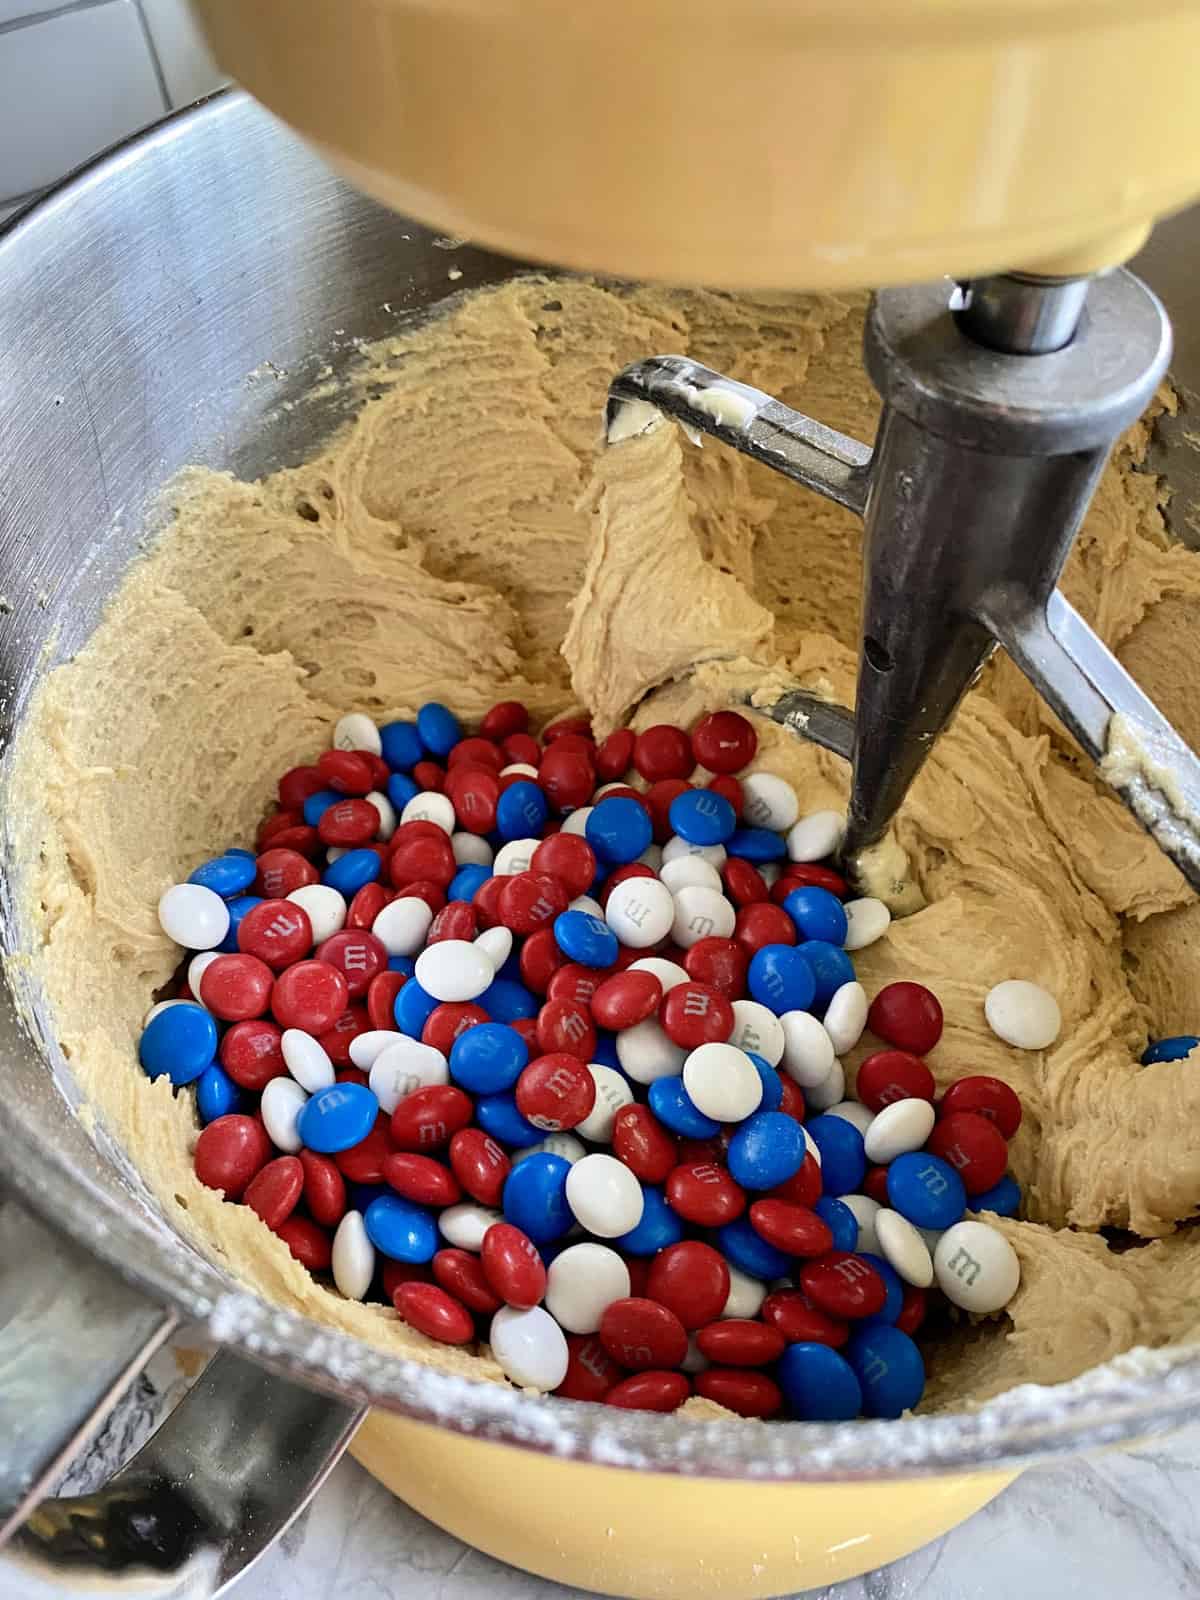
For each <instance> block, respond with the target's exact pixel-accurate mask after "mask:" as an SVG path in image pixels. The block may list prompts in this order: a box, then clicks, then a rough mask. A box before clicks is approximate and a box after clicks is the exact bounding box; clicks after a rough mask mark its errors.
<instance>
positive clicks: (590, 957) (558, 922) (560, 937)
mask: <svg viewBox="0 0 1200 1600" xmlns="http://www.w3.org/2000/svg"><path fill="white" fill-rule="evenodd" d="M554 942H555V944H556V945H557V946H558V948H559V949H560V950H561V951H562V953H563V955H565V956H568V957H569V958H570V959H571V960H572V961H578V962H579V963H580V965H581V966H584V967H611V966H612V964H613V962H614V961H615V960H616V959H617V955H618V953H619V951H620V948H621V946H620V945H619V944H618V943H617V936H616V934H615V933H614V932H613V931H612V929H611V928H610V927H609V925H608V923H607V922H605V921H604V919H603V918H602V917H595V916H593V915H592V914H591V912H590V911H562V912H560V913H559V914H558V916H557V917H555V919H554Z"/></svg>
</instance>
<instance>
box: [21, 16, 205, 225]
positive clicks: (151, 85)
mask: <svg viewBox="0 0 1200 1600" xmlns="http://www.w3.org/2000/svg"><path fill="white" fill-rule="evenodd" d="M222 81H223V79H222V75H221V73H220V72H219V71H218V69H217V67H216V65H215V63H214V62H213V60H212V58H211V56H210V55H209V54H208V51H207V50H206V49H205V47H204V42H203V40H202V38H201V36H200V33H199V31H198V29H197V28H196V26H195V23H194V22H193V21H192V18H191V14H190V12H189V10H188V7H187V3H186V0H0V221H2V220H3V218H4V216H5V215H7V214H8V212H9V211H11V209H12V206H13V203H14V202H15V201H16V200H18V199H20V198H22V197H24V196H26V195H29V194H32V193H35V192H36V191H38V190H39V189H42V188H44V187H45V186H46V185H47V184H50V183H53V182H54V181H55V180H56V179H57V178H59V177H61V176H62V175H63V174H64V173H65V172H68V171H70V170H71V168H72V167H75V166H78V165H79V163H80V162H81V161H85V160H87V158H88V157H89V156H92V155H95V154H96V153H97V152H98V151H100V150H102V149H104V148H105V146H107V145H110V144H112V143H114V142H115V141H117V140H119V139H121V138H123V137H124V136H125V135H126V134H129V133H132V132H133V131H134V130H135V129H137V128H140V127H143V126H144V125H145V124H146V123H148V122H153V121H156V120H157V119H158V118H159V117H161V116H162V115H163V114H164V112H166V111H167V110H169V109H170V108H171V107H172V106H181V105H187V104H188V103H189V102H190V101H192V100H196V99H198V98H199V97H200V96H201V95H204V94H208V93H209V92H210V91H211V90H213V89H215V88H217V87H218V86H219V84H220V83H221V82H222Z"/></svg>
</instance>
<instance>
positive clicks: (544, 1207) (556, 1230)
mask: <svg viewBox="0 0 1200 1600" xmlns="http://www.w3.org/2000/svg"><path fill="white" fill-rule="evenodd" d="M570 1170H571V1163H570V1162H569V1161H564V1160H563V1158H562V1157H561V1156H552V1155H550V1154H549V1153H548V1152H546V1151H543V1150H539V1151H538V1152H537V1153H536V1154H534V1155H531V1156H526V1157H525V1159H524V1161H522V1162H520V1163H519V1164H518V1165H517V1166H515V1167H514V1168H513V1169H512V1171H511V1172H510V1173H509V1175H508V1178H507V1179H506V1180H505V1184H504V1194H503V1198H502V1200H501V1204H502V1205H503V1207H504V1215H505V1218H506V1220H507V1221H509V1222H511V1223H512V1224H513V1226H514V1227H517V1228H520V1229H521V1231H522V1233H527V1234H528V1235H529V1237H530V1238H531V1239H532V1240H533V1242H534V1244H549V1243H550V1242H551V1241H552V1240H554V1239H561V1238H562V1236H563V1234H564V1233H567V1232H569V1231H570V1229H571V1227H572V1225H573V1223H574V1221H575V1218H574V1216H573V1214H572V1212H571V1208H570V1206H569V1205H568V1204H567V1174H568V1173H569V1172H570Z"/></svg>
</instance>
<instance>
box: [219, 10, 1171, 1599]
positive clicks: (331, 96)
mask: <svg viewBox="0 0 1200 1600" xmlns="http://www.w3.org/2000/svg"><path fill="white" fill-rule="evenodd" d="M196 4H197V8H198V10H199V12H200V15H201V16H202V19H203V21H204V24H205V26H206V29H207V32H208V35H209V39H210V42H211V44H212V47H213V49H214V52H215V54H216V55H217V58H218V59H219V61H220V62H221V64H222V65H223V66H224V67H225V68H226V69H227V70H228V71H229V72H231V73H232V74H233V76H234V77H236V78H237V79H238V80H239V81H240V82H241V83H243V84H244V85H245V86H246V87H247V88H249V89H250V90H251V91H252V92H253V93H254V94H255V95H256V96H257V97H258V98H259V99H260V100H262V101H263V102H264V103H265V104H266V105H267V106H268V107H269V108H270V109H271V110H273V111H274V112H275V113H277V114H278V115H279V116H280V117H282V118H283V119H284V120H285V121H286V122H288V123H289V124H291V125H292V126H293V127H294V128H296V129H297V130H298V131H299V132H300V133H301V134H302V135H303V136H304V137H305V138H306V139H308V140H309V141H310V142H311V143H312V144H313V145H314V146H316V147H317V148H319V149H320V150H321V151H322V152H323V153H324V154H325V155H326V156H327V158H328V159H329V160H330V161H331V162H332V163H333V164H335V165H336V166H337V167H338V168H339V169H340V170H341V171H342V172H343V173H344V174H345V175H346V176H347V177H348V178H349V179H350V180H351V181H352V182H354V183H355V184H356V185H357V186H359V187H360V188H362V189H364V190H366V191H368V192H369V193H371V194H373V195H374V196H376V197H377V198H379V199H380V200H382V201H385V202H386V203H387V204H389V205H391V206H392V207H394V208H395V209H397V210H399V211H401V212H403V213H408V214H412V215H414V216H417V217H419V218H420V219H421V220H422V221H424V222H426V223H429V224H431V225H434V226H437V227H440V228H443V229H444V230H446V232H447V233H449V234H453V235H462V236H465V237H468V238H470V239H471V240H472V241H474V242H478V243H482V244H486V245H489V246H492V247H494V248H496V249H499V250H501V251H505V252H508V253H511V254H512V255H514V256H518V257H521V258H524V259H533V260H543V261H547V262H553V263H555V264H557V265H559V266H566V267H571V268H578V269H584V270H599V271H603V272H609V273H616V274H620V275H624V276H628V277H633V278H657V279H664V280H670V281H674V282H695V283H704V284H707V285H710V286H720V287H726V288H731V289H764V288H765V289H785V288H798V289H835V290H836V289H841V288H850V287H859V286H867V285H876V284H897V283H910V282H918V281H921V280H927V279H931V278H935V277H937V276H939V275H940V274H943V273H945V272H948V271H949V272H954V273H955V274H957V275H959V276H964V277H965V276H970V275H974V274H979V273H986V272H993V271H998V270H999V271H1002V270H1005V269H1010V268H1014V267H1022V268H1025V269H1029V270H1034V271H1037V272H1040V273H1044V274H1047V275H1052V276H1058V275H1061V276H1072V275H1077V274H1085V273H1089V272H1092V271H1095V270H1099V269H1102V268H1104V267H1106V266H1110V265H1113V264H1115V263H1119V262H1121V261H1123V260H1125V259H1126V258H1127V257H1128V256H1129V255H1130V254H1132V253H1133V251H1134V250H1136V249H1137V247H1138V246H1139V245H1140V243H1141V242H1142V240H1143V239H1144V237H1145V235H1146V233H1147V231H1148V229H1149V227H1150V225H1151V224H1152V222H1153V220H1154V219H1155V218H1156V217H1158V216H1160V215H1162V214H1164V213H1166V212H1168V211H1170V210H1172V209H1174V208H1177V207H1180V206H1182V205H1183V204H1185V203H1186V202H1187V201H1188V200H1190V199H1191V198H1192V197H1193V196H1194V195H1195V194H1196V193H1197V192H1198V191H1200V95H1198V94H1197V93H1196V92H1195V63H1196V61H1197V60H1198V59H1200V7H1197V6H1195V5H1192V4H1187V3H1178V0H1145V3H1144V4H1142V5H1140V6H1132V5H1130V4H1128V0H736V3H733V4H731V3H729V0H636V3H635V0H607V3H605V4H603V5H593V4H588V3H586V0H582V3H581V0H575V3H570V0H566V3H564V0H196ZM355 1450H356V1453H357V1454H358V1455H359V1457H360V1459H361V1460H362V1461H363V1462H364V1464H365V1465H367V1466H368V1467H369V1468H370V1470H372V1471H373V1472H375V1473H376V1474H377V1475H378V1476H379V1477H380V1478H382V1479H383V1481H384V1482H385V1483H387V1484H388V1486H389V1487H390V1488H392V1489H393V1490H394V1491H395V1492H396V1493H397V1494H398V1495H400V1496H402V1497H403V1498H404V1499H405V1500H407V1501H409V1502H410V1503H411V1504H412V1505H414V1506H415V1507H416V1508H417V1509H418V1510H420V1511H422V1512H424V1513H425V1514H426V1515H428V1516H430V1517H432V1518H433V1519H434V1520H435V1521H437V1522H439V1523H441V1524H442V1525H443V1526H446V1527H449V1528H450V1529H451V1530H452V1531H453V1532H455V1533H456V1534H459V1535H461V1536H462V1537H463V1538H465V1539H468V1540H470V1542H471V1543H473V1544H476V1545H478V1546H480V1547H481V1548H483V1549H485V1550H488V1551H489V1552H491V1553H492V1554H494V1555H497V1556H499V1557H501V1558H503V1559H505V1560H508V1561H510V1562H512V1563H514V1564H516V1565H518V1566H522V1567H525V1568H527V1569H529V1570H532V1571H535V1572H539V1573H542V1574H544V1575H546V1576H548V1577H552V1578H556V1579H559V1580H561V1581H564V1582H566V1583H572V1584H577V1585H580V1586H582V1587H585V1588H588V1589H592V1590H601V1591H604V1592H609V1593H615V1594H636V1595H639V1596H674V1595H680V1596H687V1597H688V1600H701V1597H703V1596H706V1595H711V1596H717V1595H721V1596H729V1597H732V1596H735V1595H737V1596H758V1595H777V1594H782V1593H789V1592H792V1591H794V1590H796V1589H800V1588H805V1587H808V1586H811V1585H815V1584H822V1583H829V1582H833V1581H837V1580H840V1579H844V1578H849V1577H852V1576H854V1575H856V1574H857V1573H860V1572H862V1571H864V1570H867V1569H869V1568H872V1567H875V1566H878V1565H879V1564H881V1563H883V1562H886V1561H890V1560H893V1559H895V1558H897V1557H899V1556H901V1555H903V1554H905V1553H906V1552H908V1551H910V1550H912V1549H914V1548H916V1547H917V1546H919V1545H921V1544H923V1543H925V1542H926V1541H928V1540H929V1539H931V1538H934V1537H936V1536H937V1535H939V1534H940V1533H942V1532H944V1531H945V1530H946V1529H948V1528H950V1527H952V1526H954V1525H955V1523H957V1522H959V1521H961V1520H962V1519H963V1518H965V1517H966V1516H968V1515H970V1514H971V1513H972V1512H973V1511H975V1510H976V1509H978V1507H979V1506H981V1505H983V1504H985V1503H986V1502H987V1500H989V1499H990V1498H992V1496H993V1495H995V1494H996V1493H998V1492H999V1491H1000V1490H1001V1489H1002V1488H1004V1487H1005V1485H1006V1484H1007V1483H1008V1482H1009V1481H1011V1474H1009V1473H1004V1472H986V1473H982V1472H981V1473H975V1474H971V1475H957V1476H947V1477H942V1478H933V1479H930V1478H924V1479H915V1480H909V1481H895V1482H891V1483H880V1482H877V1481H876V1482H871V1483H858V1484H855V1483H852V1482H844V1483H816V1484H803V1483H796V1484H769V1485H764V1484H758V1483H752V1482H746V1481H731V1480H723V1479H694V1478H689V1477H687V1476H679V1477H667V1476H662V1475H658V1476H652V1475H647V1474H644V1473H638V1472H634V1471H632V1470H620V1469H617V1468H612V1467H601V1466H594V1465H586V1464H581V1463H568V1462H562V1461H557V1460H555V1459H553V1458H550V1457H546V1456H542V1455H538V1454H535V1453H533V1452H529V1451H520V1450H516V1449H513V1448H510V1447H507V1446H498V1445H493V1444H486V1443H483V1442H478V1441H470V1440H466V1439H464V1438H461V1437H459V1436H457V1435H455V1434H452V1433H449V1432H445V1431H440V1430H437V1429H433V1428H430V1427H429V1426H427V1425H424V1424H420V1423H415V1422H412V1421H409V1420H406V1419H403V1418H401V1417H398V1416H392V1415H388V1414H385V1413H382V1412H379V1411H376V1412H374V1413H373V1414H372V1415H371V1416H370V1417H369V1418H368V1421H367V1422H366V1424H365V1425H364V1427H363V1428H362V1430H361V1432H360V1433H359V1435H358V1439H357V1442H356V1445H355Z"/></svg>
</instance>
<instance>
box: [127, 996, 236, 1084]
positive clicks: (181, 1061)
mask: <svg viewBox="0 0 1200 1600" xmlns="http://www.w3.org/2000/svg"><path fill="white" fill-rule="evenodd" d="M216 1054H217V1025H216V1023H215V1022H214V1021H213V1019H212V1017H211V1016H210V1015H209V1014H208V1012H207V1011H206V1010H205V1009H204V1007H203V1006H201V1005H197V1004H196V1003H195V1002H194V1001H190V1000H180V1001H178V1002H176V1003H175V1004H173V1005H165V1006H164V1007H163V1009H162V1010H161V1011H160V1012H159V1013H158V1014H157V1016H154V1017H151V1019H150V1021H149V1022H148V1023H147V1024H146V1026H145V1028H144V1029H143V1031H142V1037H141V1041H140V1043H139V1045H138V1058H139V1060H140V1061H141V1063H142V1067H143V1068H144V1070H145V1073H146V1076H147V1077H148V1078H158V1077H161V1076H162V1074H163V1073H164V1072H165V1073H166V1074H167V1075H168V1076H169V1077H170V1079H171V1082H172V1083H173V1084H174V1085H175V1086H176V1088H179V1087H180V1086H181V1085H183V1084H185V1083H192V1082H194V1081H195V1079H197V1078H198V1077H199V1076H200V1074H201V1073H202V1072H203V1071H204V1070H205V1068H206V1067H210V1066H211V1065H212V1063H213V1061H214V1060H215V1059H216Z"/></svg>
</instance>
